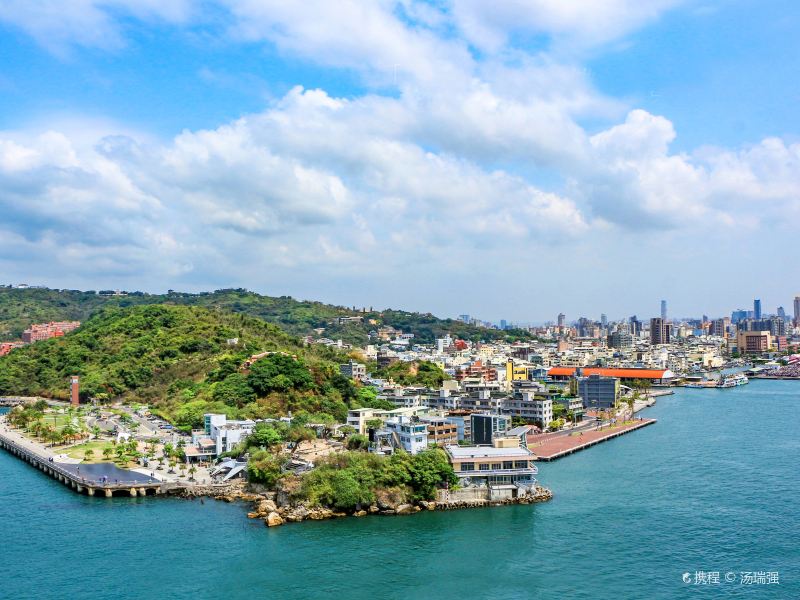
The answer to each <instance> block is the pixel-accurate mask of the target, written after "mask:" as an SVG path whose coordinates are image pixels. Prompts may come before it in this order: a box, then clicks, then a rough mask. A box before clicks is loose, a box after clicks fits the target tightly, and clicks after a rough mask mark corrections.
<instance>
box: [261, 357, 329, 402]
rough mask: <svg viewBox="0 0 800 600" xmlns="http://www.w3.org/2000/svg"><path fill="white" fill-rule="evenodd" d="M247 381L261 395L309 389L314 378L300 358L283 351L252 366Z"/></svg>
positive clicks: (312, 384)
mask: <svg viewBox="0 0 800 600" xmlns="http://www.w3.org/2000/svg"><path fill="white" fill-rule="evenodd" d="M247 383H248V384H249V385H250V387H251V388H252V389H253V390H254V391H255V392H256V393H257V394H259V395H261V396H266V395H267V394H269V393H270V392H287V391H289V390H308V389H311V388H313V387H314V378H313V377H312V376H311V372H310V371H309V370H308V368H307V367H306V365H305V363H304V362H303V361H302V360H300V359H299V358H294V357H292V356H288V355H285V354H282V353H276V354H270V355H268V356H265V357H264V358H262V359H261V360H258V361H256V362H255V363H253V365H252V366H251V367H250V374H249V375H248V376H247Z"/></svg>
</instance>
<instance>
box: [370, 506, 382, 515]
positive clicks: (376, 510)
mask: <svg viewBox="0 0 800 600" xmlns="http://www.w3.org/2000/svg"><path fill="white" fill-rule="evenodd" d="M379 510H380V509H379V508H378V507H377V506H376V505H375V504H373V505H371V506H370V507H369V512H371V513H373V514H374V513H376V512H378V511H379Z"/></svg>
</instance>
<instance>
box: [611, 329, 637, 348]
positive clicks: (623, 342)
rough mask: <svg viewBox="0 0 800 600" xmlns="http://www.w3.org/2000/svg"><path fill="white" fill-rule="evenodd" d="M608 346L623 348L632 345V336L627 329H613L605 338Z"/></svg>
mask: <svg viewBox="0 0 800 600" xmlns="http://www.w3.org/2000/svg"><path fill="white" fill-rule="evenodd" d="M606 343H607V344H608V347H609V348H618V349H625V348H631V347H633V336H632V335H631V334H630V333H628V332H627V331H613V332H611V333H610V334H609V335H608V337H607V338H606Z"/></svg>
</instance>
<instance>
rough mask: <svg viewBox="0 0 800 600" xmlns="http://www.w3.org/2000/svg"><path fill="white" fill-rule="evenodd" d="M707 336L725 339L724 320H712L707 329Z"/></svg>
mask: <svg viewBox="0 0 800 600" xmlns="http://www.w3.org/2000/svg"><path fill="white" fill-rule="evenodd" d="M708 335H714V336H717V337H725V319H714V320H713V321H711V324H710V327H709V328H708Z"/></svg>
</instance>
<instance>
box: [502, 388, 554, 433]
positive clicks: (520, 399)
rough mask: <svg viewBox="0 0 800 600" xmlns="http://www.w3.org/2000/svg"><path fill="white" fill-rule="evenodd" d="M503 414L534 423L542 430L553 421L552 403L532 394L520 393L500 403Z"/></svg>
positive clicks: (548, 399)
mask: <svg viewBox="0 0 800 600" xmlns="http://www.w3.org/2000/svg"><path fill="white" fill-rule="evenodd" d="M501 406H502V408H501V410H502V411H503V414H505V415H508V416H509V417H518V418H520V419H525V420H526V421H534V422H535V423H537V424H538V425H539V426H540V427H541V428H542V429H545V428H547V426H548V425H549V424H550V423H551V422H552V420H553V401H552V400H551V399H550V398H546V397H541V396H540V397H537V396H536V395H535V393H534V392H531V391H521V392H517V393H515V394H514V395H513V396H511V397H509V398H504V399H503V401H502V405H501Z"/></svg>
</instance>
